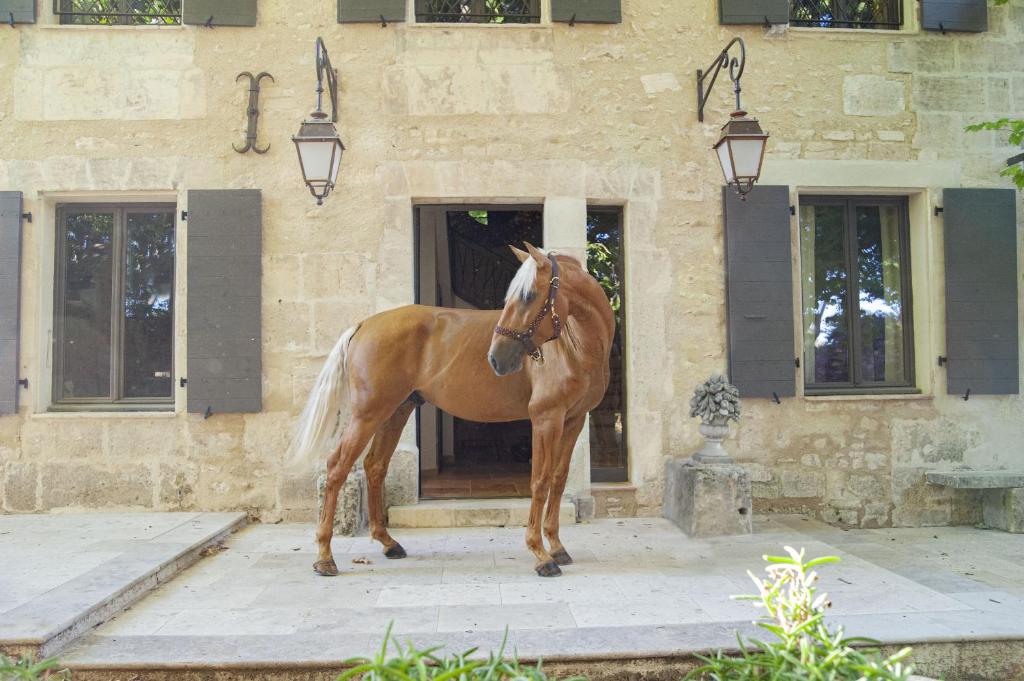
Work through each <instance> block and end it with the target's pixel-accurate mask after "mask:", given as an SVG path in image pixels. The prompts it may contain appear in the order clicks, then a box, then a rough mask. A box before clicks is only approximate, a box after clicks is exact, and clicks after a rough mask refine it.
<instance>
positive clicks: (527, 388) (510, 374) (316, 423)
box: [292, 244, 615, 577]
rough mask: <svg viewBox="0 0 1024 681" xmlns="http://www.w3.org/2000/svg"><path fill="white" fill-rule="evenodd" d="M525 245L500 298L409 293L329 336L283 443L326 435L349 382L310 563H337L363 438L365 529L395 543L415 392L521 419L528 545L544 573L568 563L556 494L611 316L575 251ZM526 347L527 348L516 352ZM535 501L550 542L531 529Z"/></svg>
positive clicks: (387, 544)
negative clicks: (392, 494) (478, 303)
mask: <svg viewBox="0 0 1024 681" xmlns="http://www.w3.org/2000/svg"><path fill="white" fill-rule="evenodd" d="M526 247H527V249H528V250H529V252H528V253H527V252H524V251H521V250H519V249H517V248H515V247H512V250H513V252H514V253H515V254H516V256H517V257H518V258H519V260H520V262H521V263H522V265H521V266H520V268H519V270H518V271H517V272H516V275H515V278H514V279H513V280H512V283H511V285H510V286H509V289H508V293H507V295H506V300H505V308H504V309H503V310H456V309H449V308H438V307H425V306H422V305H409V306H406V307H401V308H397V309H395V310H389V311H387V312H382V313H380V314H377V315H374V316H373V317H370V318H369V319H366V320H364V321H363V322H362V323H361V324H358V325H357V326H355V327H353V328H351V329H349V330H348V331H346V332H345V333H343V334H342V336H341V338H340V339H339V340H338V342H337V344H336V345H335V346H334V349H333V350H331V353H330V355H329V356H328V358H327V363H326V364H325V365H324V367H323V369H322V370H321V372H320V375H319V377H318V378H317V381H316V384H315V386H314V388H313V392H312V395H311V396H310V398H309V402H308V404H307V405H306V408H305V410H304V411H303V413H302V416H301V418H300V421H299V425H298V431H297V434H296V437H295V440H294V441H293V443H292V450H293V452H294V453H295V454H296V455H297V456H299V457H302V456H303V455H309V454H315V453H317V452H318V451H319V450H321V449H323V448H326V446H327V444H328V443H329V442H331V441H333V440H335V439H336V438H337V431H338V426H339V416H340V413H339V409H340V407H341V402H342V400H343V398H344V394H345V392H346V389H347V392H348V394H349V402H350V408H351V417H350V420H349V423H348V427H347V428H345V429H344V431H343V433H342V434H341V436H340V442H338V444H337V446H336V447H335V449H334V453H333V454H331V456H330V458H329V459H328V460H327V485H326V489H325V492H324V500H323V507H322V508H321V512H320V521H319V525H318V527H317V532H316V540H317V545H318V549H319V556H318V559H317V561H316V563H314V564H313V569H314V570H315V571H316V572H317V573H318V574H321V575H336V574H338V567H337V565H336V564H335V562H334V557H333V555H332V553H331V536H332V534H333V529H334V528H333V524H334V522H333V521H334V513H335V509H336V506H337V503H338V493H339V491H340V489H341V487H342V484H343V483H344V482H345V479H346V478H347V477H348V474H349V471H350V470H351V469H352V466H353V464H355V462H356V460H357V459H358V458H359V455H360V454H361V453H362V452H363V450H364V449H365V447H366V445H367V443H369V442H370V440H371V438H372V440H373V443H372V444H371V445H370V451H369V453H368V454H367V455H366V459H365V461H364V464H363V465H364V468H365V470H366V479H367V484H368V491H369V512H370V533H371V536H372V537H373V538H374V539H376V540H377V541H379V542H380V543H381V544H383V545H384V555H385V556H387V557H388V558H404V557H405V555H406V553H405V550H404V549H403V548H402V546H401V545H400V544H399V543H398V542H397V541H395V540H394V539H393V538H392V537H391V535H390V534H388V531H387V527H386V525H385V515H384V496H383V494H384V493H383V487H384V476H385V474H386V473H387V468H388V462H389V461H390V460H391V455H392V454H393V453H394V451H395V446H396V445H397V444H398V439H399V437H400V435H401V433H402V429H403V428H404V427H405V423H406V421H407V420H408V419H409V415H410V414H411V413H412V412H413V410H414V409H415V408H416V405H417V404H419V403H422V401H427V402H430V403H431V404H433V405H435V406H437V407H439V408H440V409H443V410H444V411H446V412H448V413H449V414H452V415H454V416H457V417H459V418H462V419H467V420H471V421H483V422H492V423H493V422H501V421H516V420H519V419H524V418H529V419H530V422H531V423H532V425H533V462H532V470H531V481H530V489H531V492H532V497H531V503H530V518H529V526H528V528H527V530H526V546H527V547H528V548H529V549H530V551H532V552H533V554H534V555H535V556H536V557H537V563H536V568H535V569H536V570H537V574H539V575H541V576H542V577H552V576H555V575H559V574H561V570H560V569H559V567H558V566H559V565H568V564H570V563H572V558H570V557H569V553H568V552H567V551H566V550H565V546H563V545H562V542H561V540H560V539H559V537H558V511H559V505H560V503H561V499H562V492H563V490H564V489H565V481H566V478H567V477H568V474H569V461H570V459H571V458H572V450H573V446H574V445H575V444H576V439H577V438H578V437H579V434H580V430H581V429H582V428H583V424H584V421H585V419H586V416H587V412H589V411H590V410H591V409H593V408H594V407H596V406H597V404H598V403H599V402H600V401H601V398H602V397H603V396H604V393H605V389H606V388H607V386H608V353H609V351H610V349H611V345H612V336H613V334H614V332H615V319H614V317H613V315H612V309H611V306H610V305H609V303H608V298H607V297H606V296H605V293H604V291H603V290H602V289H601V286H600V285H599V284H598V283H597V281H596V280H595V279H594V278H593V277H592V276H590V274H588V273H587V271H586V270H585V269H584V268H583V267H582V265H581V264H580V263H579V262H577V261H576V260H575V259H574V258H570V257H568V256H564V255H559V256H555V255H549V254H546V253H544V252H543V251H541V250H539V249H537V248H534V247H533V246H531V245H530V244H526ZM537 338H540V339H542V340H541V341H540V342H539V343H538V342H537V341H536V340H535V339H537ZM545 339H546V340H545ZM541 346H544V347H543V350H542V348H541ZM545 353H546V356H545ZM527 357H530V358H532V359H533V360H534V361H532V362H525V361H524V360H525V358H527ZM488 364H489V365H490V366H488ZM545 502H546V503H547V510H546V511H545ZM542 515H543V529H544V535H545V536H546V537H547V540H548V546H549V549H545V548H544V543H543V542H542V541H541V518H542Z"/></svg>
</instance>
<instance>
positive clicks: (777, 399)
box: [772, 390, 782, 404]
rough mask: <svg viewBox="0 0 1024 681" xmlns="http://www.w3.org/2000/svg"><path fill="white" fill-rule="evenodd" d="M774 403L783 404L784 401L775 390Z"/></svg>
mask: <svg viewBox="0 0 1024 681" xmlns="http://www.w3.org/2000/svg"><path fill="white" fill-rule="evenodd" d="M772 402H774V403H775V404H782V400H780V399H779V394H778V393H777V392H775V391H774V390H773V391H772Z"/></svg>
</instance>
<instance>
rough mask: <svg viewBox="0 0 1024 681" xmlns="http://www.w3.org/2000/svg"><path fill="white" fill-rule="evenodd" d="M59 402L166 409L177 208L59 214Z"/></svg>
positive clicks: (71, 209) (67, 209) (65, 210)
mask: <svg viewBox="0 0 1024 681" xmlns="http://www.w3.org/2000/svg"><path fill="white" fill-rule="evenodd" d="M58 235H59V241H58V243H59V248H58V253H57V268H58V273H59V275H58V279H57V282H58V286H57V287H56V290H55V307H56V312H55V324H54V331H55V333H54V347H55V348H56V366H55V372H54V401H55V403H57V404H92V405H96V404H102V403H109V404H115V403H123V402H127V403H131V402H135V403H138V402H168V401H170V399H171V397H172V375H173V367H172V364H173V338H174V333H173V319H174V296H173V289H174V208H173V206H64V207H61V208H60V209H59V210H58Z"/></svg>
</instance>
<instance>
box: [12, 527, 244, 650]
mask: <svg viewBox="0 0 1024 681" xmlns="http://www.w3.org/2000/svg"><path fill="white" fill-rule="evenodd" d="M245 520H246V517H245V514H244V513H119V514H85V515H19V516H0V555H2V556H3V557H4V560H3V564H2V566H0V586H2V587H3V588H2V589H0V593H2V594H3V597H2V598H3V600H0V650H3V651H5V652H7V653H9V654H14V655H37V656H40V655H41V656H48V655H52V654H54V653H56V652H58V651H59V650H60V649H61V648H63V647H64V646H66V645H67V644H68V643H70V642H71V641H72V640H73V639H74V638H75V637H77V636H79V635H81V634H82V633H84V632H86V631H88V630H89V629H91V628H92V627H94V626H95V625H96V624H99V623H100V622H103V621H105V620H107V619H109V618H110V617H111V616H113V615H114V614H116V613H118V612H120V611H121V610H122V609H124V608H125V607H126V606H128V605H130V604H131V603H133V602H135V601H136V600H138V599H139V598H141V597H142V596H143V595H145V594H146V593H147V592H148V591H150V590H152V589H153V588H155V587H156V586H157V585H159V584H161V583H163V582H166V581H167V580H169V579H170V578H171V577H173V576H174V575H176V574H177V573H178V572H180V571H181V570H182V569H184V568H185V567H187V566H188V565H191V564H192V563H193V562H195V561H196V560H198V559H199V557H200V554H201V552H202V551H203V549H204V548H206V547H207V546H209V545H211V544H212V543H215V542H219V541H221V540H223V539H225V538H226V537H227V536H228V535H229V534H231V533H232V532H233V531H235V530H236V529H237V528H239V527H241V526H242V525H243V524H244V523H245Z"/></svg>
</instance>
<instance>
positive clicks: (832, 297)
mask: <svg viewBox="0 0 1024 681" xmlns="http://www.w3.org/2000/svg"><path fill="white" fill-rule="evenodd" d="M800 253H801V261H802V273H801V280H802V285H801V288H802V308H803V328H804V380H805V381H806V382H807V383H848V382H850V381H852V376H851V375H850V338H849V327H850V324H849V315H848V313H847V300H848V299H849V298H848V296H849V273H848V272H847V268H846V263H845V253H846V207H845V206H844V205H820V206H813V205H812V206H807V205H804V206H801V207H800Z"/></svg>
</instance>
